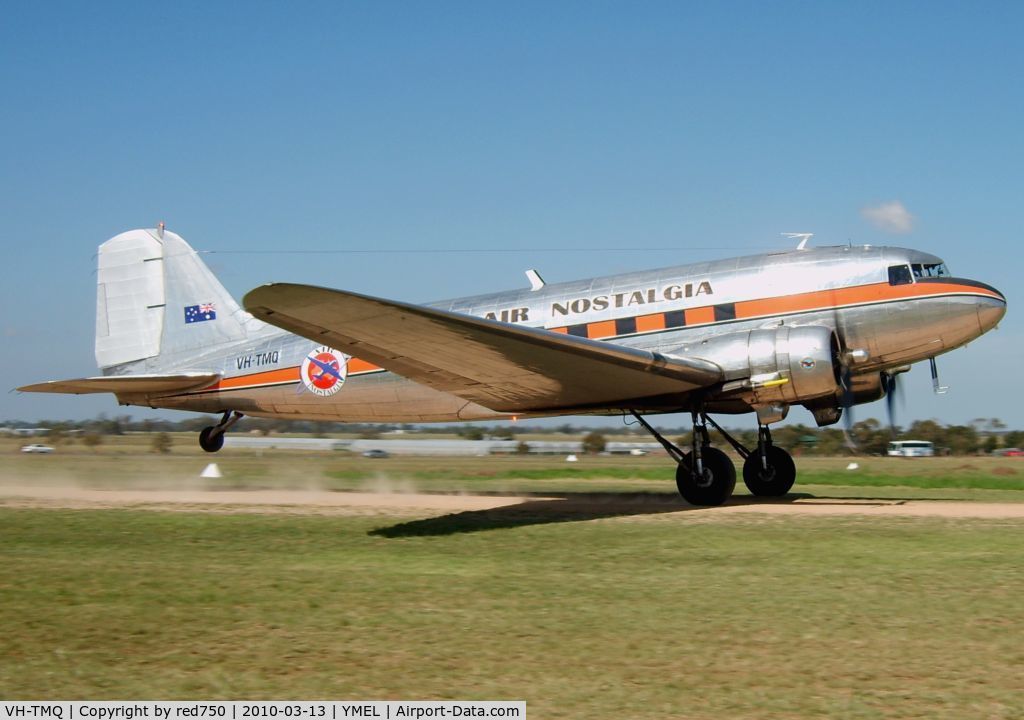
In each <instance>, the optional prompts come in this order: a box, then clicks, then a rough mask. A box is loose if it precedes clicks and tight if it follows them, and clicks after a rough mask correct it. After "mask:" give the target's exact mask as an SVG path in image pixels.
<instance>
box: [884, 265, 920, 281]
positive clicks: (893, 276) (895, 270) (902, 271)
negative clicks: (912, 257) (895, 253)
mask: <svg viewBox="0 0 1024 720" xmlns="http://www.w3.org/2000/svg"><path fill="white" fill-rule="evenodd" d="M912 282H914V278H913V276H912V275H911V274H910V266H909V265H890V266H889V284H890V285H910V284H911V283H912Z"/></svg>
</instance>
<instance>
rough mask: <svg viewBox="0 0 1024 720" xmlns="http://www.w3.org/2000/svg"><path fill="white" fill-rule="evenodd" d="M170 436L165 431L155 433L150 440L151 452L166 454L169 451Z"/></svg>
mask: <svg viewBox="0 0 1024 720" xmlns="http://www.w3.org/2000/svg"><path fill="white" fill-rule="evenodd" d="M172 444H173V442H172V441H171V436H170V435H168V434H167V433H165V432H161V433H156V434H155V435H154V436H153V439H152V440H151V441H150V447H152V448H153V452H155V453H160V454H161V455H166V454H167V453H169V452H170V451H171V445H172Z"/></svg>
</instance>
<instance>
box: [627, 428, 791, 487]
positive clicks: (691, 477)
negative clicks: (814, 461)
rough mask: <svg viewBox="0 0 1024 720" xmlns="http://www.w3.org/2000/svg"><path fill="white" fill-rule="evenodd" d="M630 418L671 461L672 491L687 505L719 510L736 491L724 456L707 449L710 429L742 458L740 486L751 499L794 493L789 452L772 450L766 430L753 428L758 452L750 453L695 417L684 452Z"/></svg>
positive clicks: (723, 431) (728, 461)
mask: <svg viewBox="0 0 1024 720" xmlns="http://www.w3.org/2000/svg"><path fill="white" fill-rule="evenodd" d="M630 413H631V414H632V415H633V417H635V418H636V419H637V422H639V423H640V424H641V425H642V426H643V427H644V429H645V430H647V432H649V433H650V434H651V435H653V436H654V439H655V440H657V441H658V442H659V443H661V446H662V447H663V448H665V451H666V452H668V454H669V456H671V457H672V459H673V460H675V461H676V463H677V467H676V487H677V488H678V489H679V494H680V495H682V496H683V499H684V500H686V502H688V503H690V504H691V505H721V504H723V503H724V502H726V501H727V500H728V499H729V498H730V497H731V496H732V492H733V490H734V489H735V488H736V468H735V467H734V466H733V464H732V460H730V459H729V456H728V455H726V454H725V453H724V452H722V451H721V450H719V449H718V448H715V447H712V446H711V440H710V438H709V435H708V425H709V424H710V425H711V426H712V427H714V428H715V430H717V431H718V432H719V434H720V435H721V436H722V437H723V438H725V439H726V441H727V442H728V443H729V444H730V445H732V446H733V448H734V449H735V450H736V452H737V453H739V455H740V457H742V458H743V482H744V484H746V486H747V489H748V490H750V492H751V494H753V495H757V496H759V497H781V496H783V495H785V494H786V493H788V492H789V490H790V488H792V487H793V483H794V481H795V480H796V465H795V464H794V463H793V458H792V457H791V456H790V454H789V453H788V452H786V451H785V450H783V449H782V448H780V447H776V446H775V445H773V444H772V434H771V431H770V430H769V429H768V426H767V425H759V426H758V432H757V449H756V450H754V451H753V452H751V451H750V450H748V449H747V448H745V447H744V446H743V445H741V444H740V443H739V442H738V441H737V440H736V439H735V438H733V437H732V436H731V435H729V433H727V432H726V431H725V430H723V429H722V428H721V426H719V425H718V423H716V422H715V421H714V420H712V419H711V418H709V417H708V416H707V415H706V414H705V413H703V412H701V413H697V412H694V413H692V416H693V447H692V449H691V451H690V452H686V451H684V450H682V449H680V448H679V447H677V446H676V445H674V444H673V443H672V442H670V441H669V440H667V439H666V438H665V437H663V436H662V435H661V434H660V433H659V432H658V431H657V430H655V429H654V428H653V427H651V425H650V424H649V423H648V422H647V421H646V420H644V419H643V417H642V416H641V415H640V414H639V413H637V412H635V411H633V410H631V411H630Z"/></svg>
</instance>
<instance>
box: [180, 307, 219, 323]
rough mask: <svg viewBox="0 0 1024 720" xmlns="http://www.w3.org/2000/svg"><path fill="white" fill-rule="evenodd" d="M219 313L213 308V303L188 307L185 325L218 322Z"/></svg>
mask: <svg viewBox="0 0 1024 720" xmlns="http://www.w3.org/2000/svg"><path fill="white" fill-rule="evenodd" d="M216 319H217V311H216V310H215V309H214V307H213V303H203V304H201V305H187V306H185V324H186V325H189V324H191V323H197V322H205V321H207V320H216Z"/></svg>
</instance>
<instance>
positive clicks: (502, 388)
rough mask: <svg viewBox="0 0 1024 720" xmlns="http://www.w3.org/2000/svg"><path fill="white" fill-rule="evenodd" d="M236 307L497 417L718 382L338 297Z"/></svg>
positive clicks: (642, 353) (586, 343)
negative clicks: (492, 412) (456, 397)
mask: <svg viewBox="0 0 1024 720" xmlns="http://www.w3.org/2000/svg"><path fill="white" fill-rule="evenodd" d="M243 302H244V303H245V307H246V309H247V310H248V311H249V312H251V313H252V314H253V315H255V316H256V317H258V318H260V319H261V320H264V321H266V322H268V323H270V324H271V325H276V326H278V327H280V328H283V329H285V330H288V331H289V332H292V333H295V334H297V335H301V336H303V337H306V338H309V339H311V340H314V341H315V342H317V343H324V344H329V345H330V346H331V347H333V348H336V349H338V350H341V351H343V352H346V353H349V354H350V355H352V356H354V357H357V358H360V359H361V360H366V361H368V362H372V363H375V364H377V365H379V366H380V367H382V368H385V369H387V370H390V371H392V372H394V373H397V374H399V375H403V376H405V377H407V378H409V379H410V380H415V381H416V382H419V383H422V384H424V385H427V386H429V387H433V388H435V389H437V390H441V391H444V392H449V393H451V394H453V395H457V396H459V397H461V398H464V399H466V400H470V401H473V402H476V403H479V404H480V405H483V406H484V407H487V408H490V409H492V410H498V411H503V412H526V411H547V412H550V411H564V410H566V409H580V410H584V409H587V408H594V409H598V408H628V407H644V403H643V399H644V398H654V397H666V396H667V397H672V398H675V399H676V401H677V402H678V399H679V398H681V397H682V395H683V394H685V393H687V392H691V391H693V390H697V389H700V388H703V387H707V386H708V385H711V384H713V383H717V382H719V381H720V380H721V370H720V368H719V367H718V366H717V365H715V364H714V363H710V362H707V361H704V360H695V359H688V358H667V357H665V356H663V355H659V354H657V353H652V352H648V351H646V350H640V349H637V348H631V347H624V346H622V345H617V344H615V343H610V342H600V341H597V340H588V339H586V338H580V337H574V336H571V335H565V334H560V333H556V332H551V331H549V330H544V329H542V328H533V327H524V326H522V325H512V324H508V323H502V322H497V321H495V320H485V319H484V318H479V317H473V316H470V315H463V314H461V313H454V312H448V311H445V310H438V309H435V308H429V307H424V306H421V305H410V304H408V303H402V302H396V301H394V300H385V299H383V298H374V297H369V296H366V295H358V294H356V293H350V292H343V291H341V290H329V289H326V288H318V287H311V286H309V285H291V284H286V283H285V284H275V285H264V286H263V287H260V288H256V289H255V290H252V291H251V292H249V294H248V295H246V296H245V299H244V301H243Z"/></svg>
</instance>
